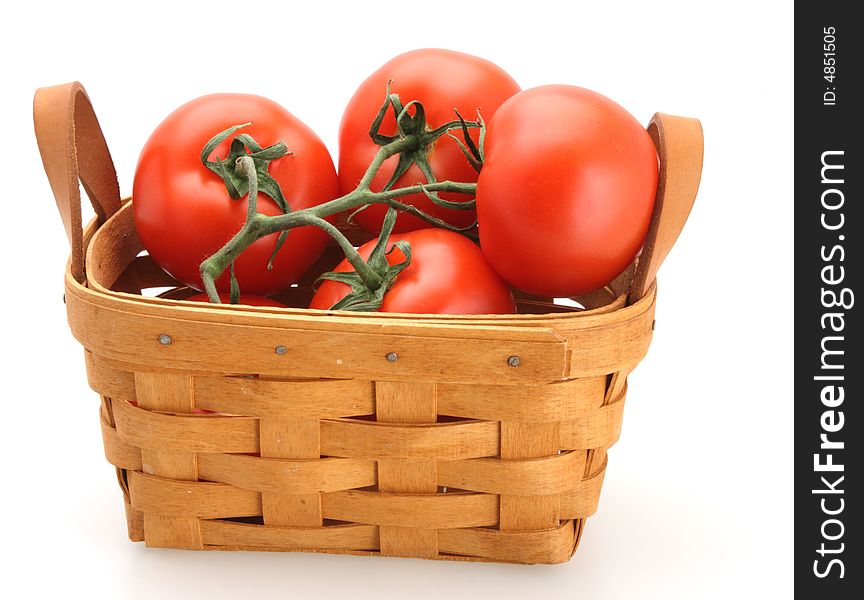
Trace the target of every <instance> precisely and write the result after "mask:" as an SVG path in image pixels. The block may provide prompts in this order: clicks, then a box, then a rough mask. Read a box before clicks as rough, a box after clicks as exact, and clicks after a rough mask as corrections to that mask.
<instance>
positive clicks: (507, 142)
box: [477, 85, 658, 297]
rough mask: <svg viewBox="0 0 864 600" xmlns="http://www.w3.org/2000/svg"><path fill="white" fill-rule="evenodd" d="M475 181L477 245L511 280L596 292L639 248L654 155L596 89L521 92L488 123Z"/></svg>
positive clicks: (629, 120)
mask: <svg viewBox="0 0 864 600" xmlns="http://www.w3.org/2000/svg"><path fill="white" fill-rule="evenodd" d="M485 145H486V161H485V164H484V166H483V170H482V172H481V173H480V178H479V179H478V182H477V216H478V220H479V228H480V245H481V247H482V248H483V253H484V254H485V255H486V257H487V258H488V259H489V262H490V263H491V264H492V266H493V267H494V268H495V270H496V271H497V272H498V273H499V274H500V275H501V276H502V277H503V278H504V279H505V280H506V281H507V282H508V283H509V284H510V285H512V286H513V287H515V288H517V289H520V290H523V291H525V292H529V293H532V294H538V295H542V296H555V297H559V296H574V295H577V294H584V293H588V292H591V291H593V290H596V289H599V288H601V287H603V286H604V285H606V284H608V283H609V282H611V281H612V280H613V279H614V278H615V277H616V276H617V275H618V274H620V273H621V272H622V271H623V270H624V269H625V268H626V267H627V265H628V264H629V263H630V262H631V261H632V260H633V258H634V257H635V256H636V253H637V252H638V251H639V249H640V248H641V246H642V244H643V242H644V240H645V235H646V233H647V231H648V224H649V221H650V219H651V211H652V209H653V207H654V196H655V193H656V191H657V172H658V161H657V152H656V149H655V147H654V144H653V143H652V141H651V138H650V137H649V135H648V133H647V131H646V130H645V129H644V128H643V127H642V126H641V125H640V124H639V122H638V121H636V119H635V118H633V116H632V115H630V113H628V112H627V111H626V110H624V109H623V108H621V107H620V106H619V105H618V104H616V103H615V102H613V101H611V100H610V99H608V98H606V97H605V96H601V95H600V94H598V93H596V92H592V91H590V90H586V89H583V88H578V87H573V86H565V85H550V86H543V87H538V88H534V89H530V90H526V91H524V92H521V93H519V94H517V95H515V96H513V97H512V98H511V99H510V100H508V101H507V102H505V103H504V105H503V106H501V108H500V109H499V110H498V112H497V113H496V115H495V117H494V118H493V119H492V120H491V121H490V122H489V125H488V132H487V136H486V144H485Z"/></svg>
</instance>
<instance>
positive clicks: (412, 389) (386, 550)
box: [375, 381, 438, 558]
mask: <svg viewBox="0 0 864 600" xmlns="http://www.w3.org/2000/svg"><path fill="white" fill-rule="evenodd" d="M375 412H376V418H377V419H378V422H380V423H410V424H422V423H435V422H437V420H438V402H437V386H436V385H435V384H434V383H408V382H399V381H378V382H376V384H375ZM437 473H438V471H437V464H436V461H435V460H387V459H385V460H379V461H378V489H379V490H380V491H381V492H405V493H412V494H435V492H437V491H438V474H437ZM379 536H380V541H381V553H382V554H385V555H388V556H419V557H424V558H433V557H435V556H437V554H438V532H437V531H436V530H435V529H434V528H433V527H432V526H431V525H427V526H426V527H424V526H422V525H421V526H415V527H401V526H398V525H397V526H392V525H389V524H388V525H382V526H381V529H380V533H379Z"/></svg>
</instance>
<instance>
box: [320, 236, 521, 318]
mask: <svg viewBox="0 0 864 600" xmlns="http://www.w3.org/2000/svg"><path fill="white" fill-rule="evenodd" d="M398 240H405V241H407V242H408V243H410V244H411V264H409V265H408V266H407V267H406V268H405V270H404V271H402V272H401V273H399V275H398V276H397V277H396V282H395V283H394V284H393V286H392V287H391V288H390V289H389V290H387V293H386V294H384V302H383V304H382V305H381V308H380V309H379V310H380V311H381V312H400V313H421V314H446V315H473V314H505V313H513V312H515V311H516V307H515V304H514V302H513V294H512V293H511V292H510V288H509V287H507V284H506V283H504V281H502V279H501V278H500V277H499V276H498V275H497V274H496V273H495V271H493V270H492V268H491V267H490V266H489V263H488V262H487V261H486V259H485V258H484V256H483V253H482V252H481V251H480V248H478V247H477V245H476V244H474V243H473V242H472V241H471V240H469V239H468V238H466V237H465V236H463V235H460V234H458V233H454V232H452V231H446V230H444V229H419V230H417V231H411V232H408V233H402V234H396V235H392V236H390V240H389V243H388V250H389V249H390V248H391V247H392V245H393V242H396V241H398ZM376 243H377V240H372V241H370V242H367V243H365V244H364V245H362V246H361V247H360V248H359V250H358V251H359V253H360V256H362V257H363V258H364V259H368V258H369V255H370V254H371V253H372V249H373V248H374V247H375V244H376ZM404 260H405V255H404V254H402V252H401V251H400V250H399V249H398V248H396V249H394V250H393V251H392V252H391V253H390V254H388V255H387V261H388V262H389V263H390V264H391V265H392V264H398V263H400V262H402V261H404ZM334 270H335V271H353V270H354V268H353V267H352V266H351V264H350V263H349V262H348V261H347V260H344V261H342V262H341V263H339V265H338V266H337V267H336V269H334ZM350 291H351V288H350V286H348V285H347V284H345V283H342V282H339V281H329V280H325V281H323V282H322V283H321V286H320V287H319V288H318V291H317V292H316V293H315V296H313V298H312V302H311V304H310V305H309V308H318V309H322V310H327V309H329V308H330V307H331V306H333V305H334V304H336V303H337V302H338V301H339V300H341V299H342V298H343V297H344V296H345V295H346V294H348V292H350Z"/></svg>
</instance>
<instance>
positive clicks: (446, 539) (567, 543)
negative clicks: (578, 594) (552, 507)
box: [438, 521, 575, 564]
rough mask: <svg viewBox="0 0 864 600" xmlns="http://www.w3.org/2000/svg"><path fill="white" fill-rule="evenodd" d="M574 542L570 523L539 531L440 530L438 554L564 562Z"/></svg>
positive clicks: (513, 560) (508, 560)
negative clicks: (439, 552)
mask: <svg viewBox="0 0 864 600" xmlns="http://www.w3.org/2000/svg"><path fill="white" fill-rule="evenodd" d="M574 542H575V528H574V523H573V521H563V522H562V523H561V524H560V525H559V526H558V527H554V528H551V529H544V530H540V531H526V532H521V531H499V530H496V529H442V530H441V531H439V532H438V548H439V549H440V551H441V552H448V553H451V554H460V555H467V556H478V557H483V558H486V559H491V560H499V561H506V562H518V563H527V564H533V563H562V562H566V561H567V560H568V559H569V558H570V555H571V553H572V550H573V545H574Z"/></svg>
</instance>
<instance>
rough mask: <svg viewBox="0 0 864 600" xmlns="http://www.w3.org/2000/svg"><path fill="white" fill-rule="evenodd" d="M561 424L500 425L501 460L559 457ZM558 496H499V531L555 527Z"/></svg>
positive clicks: (513, 423)
mask: <svg viewBox="0 0 864 600" xmlns="http://www.w3.org/2000/svg"><path fill="white" fill-rule="evenodd" d="M560 439H561V434H560V425H559V423H557V422H550V423H525V422H514V421H502V422H501V458H502V459H514V458H540V457H554V456H557V455H558V450H559V448H560ZM558 513H559V497H558V496H557V495H555V494H542V495H532V496H521V495H502V496H501V521H500V523H499V528H500V529H501V530H502V531H533V530H540V529H548V528H550V527H556V526H557V525H558Z"/></svg>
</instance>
